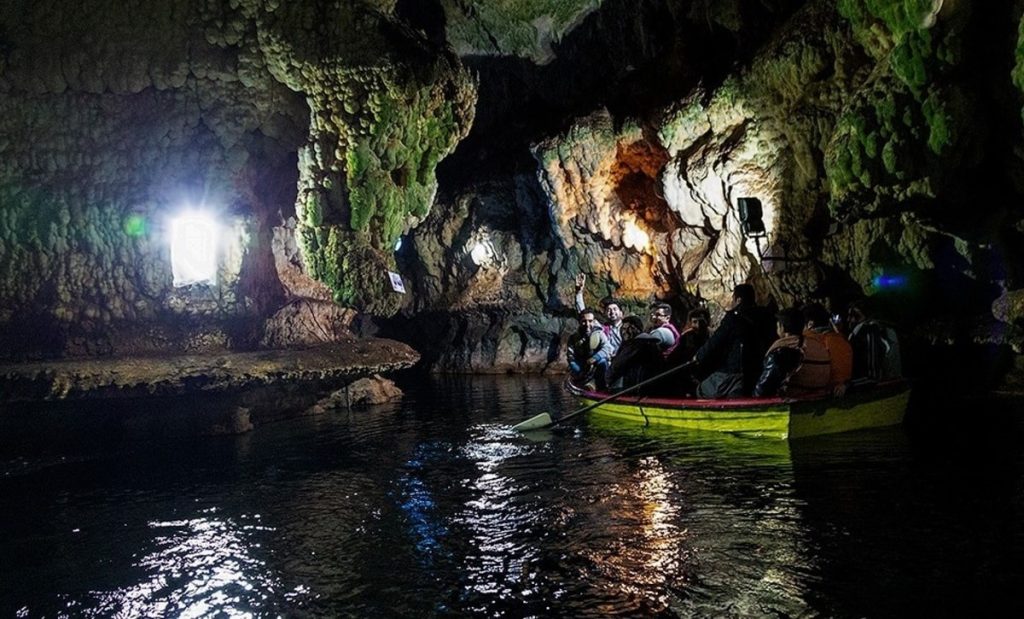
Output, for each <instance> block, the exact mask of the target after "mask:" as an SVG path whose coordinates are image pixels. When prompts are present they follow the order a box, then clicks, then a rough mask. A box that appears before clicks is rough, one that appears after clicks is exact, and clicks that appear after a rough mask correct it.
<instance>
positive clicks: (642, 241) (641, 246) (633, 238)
mask: <svg viewBox="0 0 1024 619" xmlns="http://www.w3.org/2000/svg"><path fill="white" fill-rule="evenodd" d="M650 242H651V237H650V235H649V234H647V232H645V231H644V229H643V228H641V227H640V226H639V225H638V224H637V223H636V220H635V219H633V218H632V217H626V218H624V220H623V223H622V244H623V245H625V246H626V247H632V248H633V249H636V250H638V251H644V250H646V249H647V245H648V243H650Z"/></svg>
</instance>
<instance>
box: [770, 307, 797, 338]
mask: <svg viewBox="0 0 1024 619" xmlns="http://www.w3.org/2000/svg"><path fill="white" fill-rule="evenodd" d="M776 318H778V320H779V324H781V325H782V331H783V332H785V333H788V334H790V335H800V334H801V333H803V332H804V315H803V313H802V312H801V311H800V310H798V309H797V308H795V307H787V308H786V309H784V310H782V311H781V312H779V313H778V314H777V315H776Z"/></svg>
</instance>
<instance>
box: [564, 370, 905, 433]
mask: <svg viewBox="0 0 1024 619" xmlns="http://www.w3.org/2000/svg"><path fill="white" fill-rule="evenodd" d="M567 385H568V389H569V390H570V391H571V392H573V393H574V394H576V395H577V396H579V398H580V399H581V400H582V401H583V404H586V405H594V404H596V403H597V402H599V401H600V400H602V399H605V398H607V397H608V395H609V394H607V393H601V392H596V391H584V390H581V389H578V388H576V387H575V386H573V385H572V384H571V383H567ZM909 399H910V386H909V385H908V384H907V382H906V381H903V380H899V381H889V382H886V383H878V384H873V385H858V386H855V387H853V388H851V389H850V390H849V391H847V393H846V395H844V396H843V397H833V396H832V395H831V394H820V395H815V396H808V397H800V398H742V399H723V400H700V399H666V398H655V397H645V396H632V395H623V396H621V397H618V398H615V399H613V400H611V401H610V402H605V403H603V404H599V405H597V406H595V407H594V409H593V410H592V414H595V415H601V416H606V417H610V418H617V419H622V420H629V421H633V422H636V423H640V424H643V425H661V426H672V427H676V428H686V429H689V430H707V431H713V432H731V433H734V434H741V435H747V436H763V437H768V438H779V439H785V438H801V437H805V436H817V435H819V434H835V433H837V432H849V431H851V430H861V429H864V428H879V427H884V426H894V425H898V424H900V423H901V422H902V421H903V416H904V414H905V413H906V411H907V402H908V401H909Z"/></svg>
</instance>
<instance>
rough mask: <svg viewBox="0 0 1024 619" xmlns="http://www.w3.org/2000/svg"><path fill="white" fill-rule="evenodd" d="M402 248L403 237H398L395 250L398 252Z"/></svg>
mask: <svg viewBox="0 0 1024 619" xmlns="http://www.w3.org/2000/svg"><path fill="white" fill-rule="evenodd" d="M400 249H402V237H398V240H397V241H395V251H396V252H397V251H398V250H400Z"/></svg>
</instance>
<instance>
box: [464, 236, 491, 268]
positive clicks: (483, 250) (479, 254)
mask: <svg viewBox="0 0 1024 619" xmlns="http://www.w3.org/2000/svg"><path fill="white" fill-rule="evenodd" d="M469 257H470V258H472V260H473V264H475V265H477V266H478V267H479V266H484V265H487V264H490V263H491V260H492V259H493V258H494V249H493V248H492V247H491V244H490V243H489V242H487V241H483V240H481V241H477V242H476V245H474V246H473V249H471V250H470V252H469Z"/></svg>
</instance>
